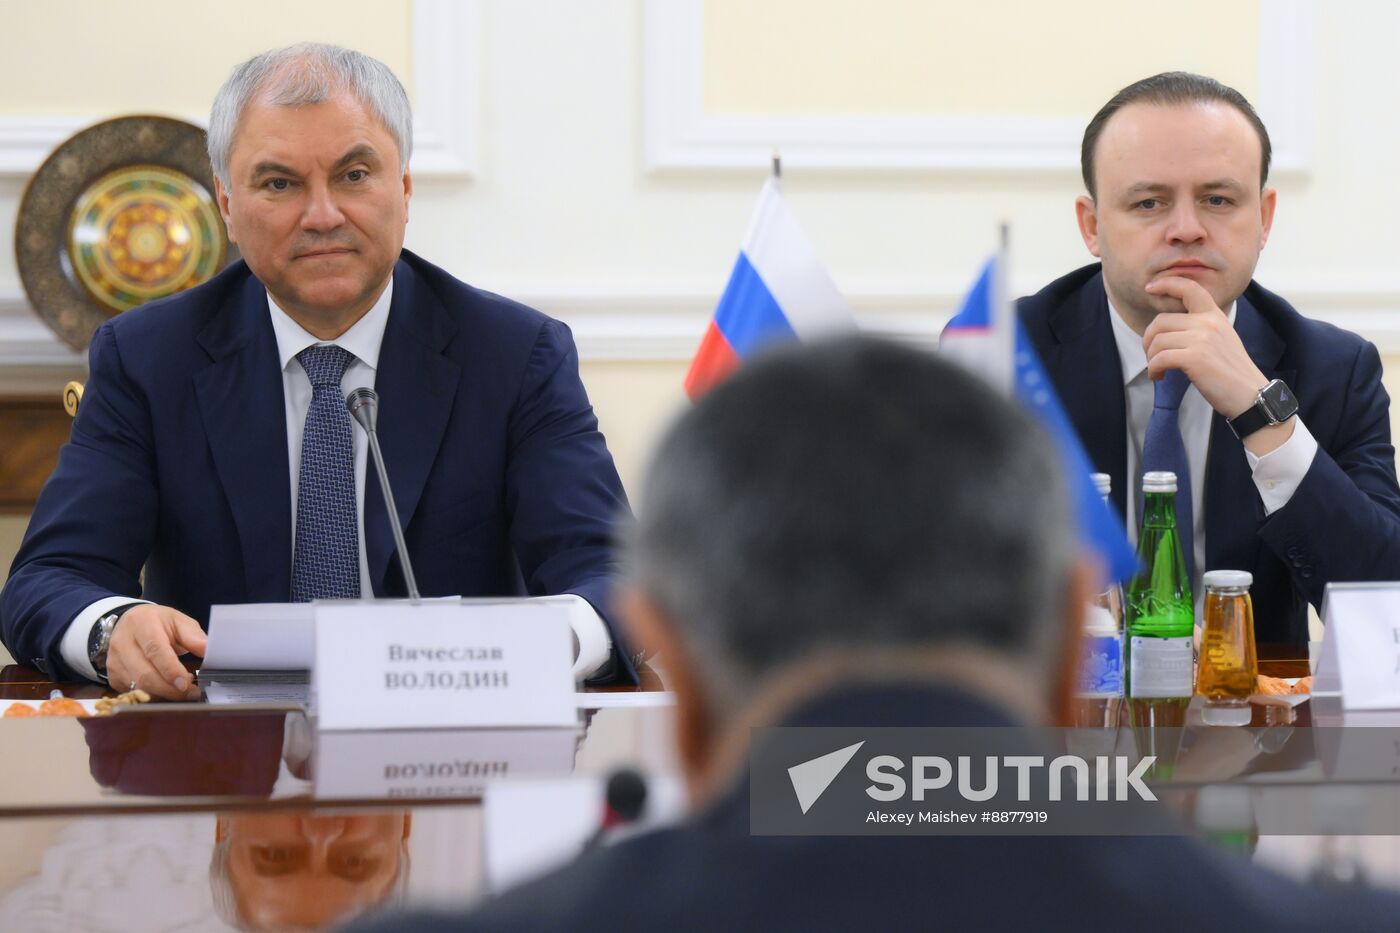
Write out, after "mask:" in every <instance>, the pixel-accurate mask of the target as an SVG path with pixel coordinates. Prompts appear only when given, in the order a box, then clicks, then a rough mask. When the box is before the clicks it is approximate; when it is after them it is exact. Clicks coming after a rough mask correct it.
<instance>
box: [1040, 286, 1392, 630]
mask: <svg viewBox="0 0 1400 933" xmlns="http://www.w3.org/2000/svg"><path fill="white" fill-rule="evenodd" d="M1018 311H1019V313H1020V316H1021V323H1022V324H1023V325H1024V327H1025V329H1026V333H1027V335H1028V336H1029V337H1030V341H1031V343H1032V344H1033V345H1034V346H1035V349H1036V352H1037V353H1039V354H1040V359H1041V362H1042V363H1044V365H1045V369H1046V372H1047V373H1049V375H1050V380H1051V381H1052V382H1053V383H1054V385H1055V391H1056V392H1058V393H1059V396H1060V401H1061V402H1062V403H1063V404H1064V407H1065V410H1066V412H1067V413H1068V414H1069V418H1070V420H1071V421H1072V422H1073V423H1074V427H1075V429H1076V430H1077V431H1078V432H1079V438H1080V440H1081V441H1082V442H1083V443H1084V448H1085V450H1086V451H1087V453H1088V455H1089V460H1090V461H1091V462H1092V463H1093V464H1094V467H1095V469H1097V470H1099V471H1100V472H1102V473H1107V474H1109V475H1110V476H1112V477H1113V499H1114V502H1115V503H1116V504H1117V506H1118V510H1119V513H1120V514H1123V508H1124V502H1125V498H1124V497H1125V495H1126V494H1127V492H1128V490H1129V489H1134V488H1136V486H1137V483H1135V482H1130V481H1129V480H1128V478H1127V476H1126V475H1125V474H1126V473H1127V465H1126V462H1127V448H1128V441H1127V413H1126V411H1127V409H1126V403H1125V401H1124V394H1123V375H1122V372H1123V370H1122V366H1121V364H1120V362H1119V359H1118V348H1117V345H1116V344H1115V343H1114V340H1113V330H1112V324H1111V322H1110V321H1109V317H1108V315H1109V314H1110V313H1111V312H1110V311H1109V307H1108V298H1107V296H1106V295H1105V293H1104V286H1103V276H1102V274H1101V273H1100V267H1099V266H1098V264H1094V265H1090V266H1086V267H1084V268H1082V269H1079V270H1077V271H1075V272H1071V273H1070V274H1069V275H1067V276H1065V277H1064V278H1061V279H1057V280H1056V281H1054V282H1052V283H1050V284H1049V285H1048V286H1046V287H1045V289H1043V290H1042V291H1040V292H1038V293H1037V294H1035V295H1033V296H1031V297H1029V298H1022V299H1021V300H1020V302H1018ZM1235 331H1236V332H1237V333H1238V334H1239V335H1240V340H1241V341H1242V342H1243V343H1244V347H1245V349H1246V350H1247V351H1248V352H1249V356H1250V358H1251V359H1253V360H1254V362H1255V364H1256V365H1258V367H1259V368H1260V369H1261V370H1262V371H1263V372H1264V375H1265V376H1267V377H1268V378H1270V379H1274V378H1277V379H1282V380H1283V381H1284V382H1286V383H1288V385H1289V386H1291V387H1292V388H1293V391H1294V393H1295V394H1296V395H1297V397H1298V402H1299V405H1300V408H1299V411H1298V416H1299V417H1300V418H1301V419H1302V421H1303V423H1304V424H1306V425H1307V427H1308V430H1309V431H1311V432H1312V435H1313V437H1315V438H1316V439H1317V445H1318V451H1317V456H1316V458H1314V460H1313V463H1312V466H1311V468H1310V469H1309V470H1308V473H1307V475H1306V477H1304V479H1303V482H1302V484H1301V485H1300V486H1299V487H1298V490H1297V492H1296V493H1295V494H1294V496H1293V498H1292V499H1291V500H1290V501H1289V503H1288V504H1287V505H1286V506H1284V507H1283V508H1282V509H1280V510H1279V511H1277V512H1275V513H1274V514H1273V515H1270V516H1268V517H1265V515H1264V506H1263V503H1262V502H1261V501H1260V498H1259V491H1258V489H1257V488H1256V487H1255V485H1254V481H1253V479H1252V477H1251V474H1250V470H1249V462H1248V460H1247V459H1246V458H1245V452H1244V445H1243V444H1242V443H1241V442H1240V441H1239V440H1238V439H1237V438H1236V437H1235V435H1234V433H1233V432H1232V431H1231V430H1230V426H1229V425H1228V424H1227V423H1226V421H1225V419H1224V417H1222V416H1221V415H1220V414H1218V413H1217V414H1216V415H1215V416H1214V418H1213V419H1212V422H1211V429H1210V447H1209V452H1208V453H1207V456H1206V481H1205V490H1204V497H1203V500H1202V501H1203V507H1204V509H1205V531H1206V566H1205V567H1203V568H1201V569H1202V570H1215V569H1222V570H1224V569H1229V570H1248V571H1250V572H1251V573H1253V574H1254V586H1253V589H1252V590H1251V596H1252V597H1253V601H1254V625H1255V632H1256V635H1257V638H1258V640H1259V641H1260V642H1286V643H1292V644H1295V645H1305V644H1306V643H1307V640H1308V625H1307V604H1308V603H1312V604H1313V605H1314V606H1321V603H1322V592H1323V588H1324V587H1325V586H1326V585H1327V583H1328V582H1330V581H1343V580H1396V579H1400V487H1397V485H1396V479H1395V448H1393V447H1392V446H1391V444H1390V397H1389V396H1388V395H1387V394H1386V391H1385V389H1384V388H1382V386H1381V361H1380V356H1379V354H1377V353H1376V348H1375V347H1374V346H1372V345H1371V344H1370V343H1368V342H1367V341H1365V340H1363V339H1361V338H1360V337H1358V336H1356V335H1355V334H1352V333H1349V332H1347V331H1344V330H1340V329H1338V328H1336V327H1333V326H1331V325H1330V324H1323V323H1320V322H1318V321H1311V320H1308V319H1307V318H1305V317H1303V316H1302V315H1301V314H1299V313H1298V312H1297V311H1295V310H1294V309H1293V307H1292V306H1291V305H1290V304H1289V303H1288V302H1286V301H1284V300H1283V299H1282V298H1280V297H1279V296H1277V295H1275V294H1273V293H1272V292H1269V291H1267V290H1265V289H1263V288H1261V287H1260V286H1259V285H1258V284H1256V283H1253V282H1251V283H1250V285H1249V287H1248V288H1246V289H1245V292H1244V294H1243V295H1241V296H1240V298H1239V300H1238V301H1237V302H1236V305H1235Z"/></svg>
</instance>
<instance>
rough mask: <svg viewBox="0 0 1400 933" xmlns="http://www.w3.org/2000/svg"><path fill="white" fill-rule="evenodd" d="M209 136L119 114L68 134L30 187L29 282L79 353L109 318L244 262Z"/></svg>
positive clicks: (34, 298) (23, 212) (42, 311)
mask: <svg viewBox="0 0 1400 933" xmlns="http://www.w3.org/2000/svg"><path fill="white" fill-rule="evenodd" d="M204 140H205V135H204V131H203V130H202V129H200V128H199V127H197V126H193V125H191V124H189V123H185V122H183V121H180V120H172V119H169V118H168V117H119V118H117V119H115V120H107V121H106V122H103V123H99V124H97V125H96V126H91V127H88V128H87V129H85V130H83V131H82V132H80V133H78V134H76V135H75V136H73V137H71V138H70V139H68V140H67V141H66V142H64V143H63V144H62V145H60V146H59V147H58V148H57V149H55V150H54V151H53V153H52V154H51V155H50V156H49V157H48V159H46V160H45V161H44V164H43V165H41V166H40V167H39V170H38V171H37V172H35V173H34V177H33V178H31V179H30V180H29V186H28V188H26V189H25V192H24V198H23V200H21V201H20V206H19V219H18V220H17V221H16V224H15V257H16V260H17V263H18V265H19V274H20V280H21V281H22V282H23V283H24V290H25V292H26V293H28V295H29V300H30V302H31V303H32V304H33V305H34V308H35V310H36V311H37V312H38V313H39V316H40V317H42V318H43V319H44V321H45V323H47V324H48V325H49V327H50V328H52V329H53V331H54V332H55V333H56V334H58V336H59V337H60V338H61V339H62V340H63V342H64V343H66V344H68V345H69V346H70V347H72V348H73V349H75V350H81V349H83V348H84V347H86V346H87V344H88V341H89V340H90V339H91V338H92V332H93V331H94V330H96V329H97V327H98V325H100V324H101V323H102V322H103V321H105V320H107V319H108V318H110V317H113V316H114V315H117V314H120V313H121V312H123V311H126V310H127V309H129V308H134V307H136V306H137V305H139V304H144V303H145V302H147V301H152V300H154V299H156V298H164V297H165V296H166V295H173V294H174V293H176V292H179V291H183V290H184V289H187V288H193V287H194V286H196V285H199V284H200V283H201V282H206V281H208V280H209V279H210V278H212V277H213V276H214V274H215V273H217V272H218V271H219V270H220V269H222V268H223V267H224V266H225V265H226V264H228V263H229V262H232V261H233V260H234V259H236V258H237V251H236V249H234V248H233V247H232V246H231V245H230V244H229V242H228V235H227V233H225V231H224V225H223V221H222V219H221V218H220V217H219V209H218V206H217V204H216V203H215V201H214V181H213V175H212V172H211V171H210V168H209V158H208V156H207V155H206V153H205V148H204V145H205V143H204Z"/></svg>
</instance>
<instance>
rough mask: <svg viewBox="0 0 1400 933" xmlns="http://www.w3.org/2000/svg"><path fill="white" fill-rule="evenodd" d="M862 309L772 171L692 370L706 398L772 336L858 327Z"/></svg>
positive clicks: (690, 379)
mask: <svg viewBox="0 0 1400 933" xmlns="http://www.w3.org/2000/svg"><path fill="white" fill-rule="evenodd" d="M855 327H856V322H855V317H854V316H853V315H852V314H851V309H850V306H849V305H847V304H846V299H844V298H842V297H841V293H840V292H838V291H837V290H836V283H835V282H833V281H831V276H830V275H828V274H827V271H826V269H825V268H824V267H823V266H822V264H821V261H820V260H819V259H817V254H816V251H815V250H813V249H812V244H811V242H809V241H808V239H807V236H806V234H804V233H803V232H802V228H801V227H800V226H798V224H797V219H796V218H794V217H793V216H792V212H791V211H789V210H788V208H787V204H786V202H784V200H783V192H782V184H781V182H780V181H779V180H778V179H777V178H776V177H774V178H769V179H768V181H767V182H766V183H765V184H764V186H763V191H762V192H761V193H760V194H759V196H758V206H757V207H756V208H755V209H754V213H753V219H752V220H750V221H749V232H748V234H747V235H746V236H745V237H744V245H743V247H742V248H741V249H740V250H739V258H738V259H736V260H735V261H734V271H733V272H731V273H730V275H729V284H728V285H727V286H725V289H724V294H723V295H721V296H720V299H719V305H718V306H717V307H716V308H715V317H714V320H713V321H711V322H710V327H709V329H708V330H707V331H706V332H705V337H704V339H703V340H702V341H701V342H700V349H699V350H698V351H696V354H695V359H694V360H693V361H691V364H690V372H688V373H687V374H686V377H685V391H686V394H687V395H689V396H690V397H691V398H692V399H695V398H699V397H700V396H701V395H703V394H704V393H705V392H706V391H707V390H708V389H709V388H710V387H711V386H713V385H715V384H716V383H717V382H720V381H721V380H723V379H724V378H725V377H726V376H728V375H729V374H730V373H731V372H733V371H734V369H735V368H736V367H737V366H738V365H739V361H740V360H742V359H743V358H744V357H746V356H749V355H750V354H752V353H755V352H756V351H758V350H760V349H762V348H763V347H765V346H767V345H768V344H771V343H776V342H778V341H787V340H809V339H812V338H814V337H820V336H823V335H826V334H833V333H837V332H840V331H849V330H855Z"/></svg>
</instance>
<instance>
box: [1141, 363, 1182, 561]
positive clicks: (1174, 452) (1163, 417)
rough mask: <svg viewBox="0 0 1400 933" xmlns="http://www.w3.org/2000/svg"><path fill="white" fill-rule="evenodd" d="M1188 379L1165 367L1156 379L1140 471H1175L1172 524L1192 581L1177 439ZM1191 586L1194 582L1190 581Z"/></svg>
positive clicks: (1180, 450)
mask: <svg viewBox="0 0 1400 933" xmlns="http://www.w3.org/2000/svg"><path fill="white" fill-rule="evenodd" d="M1190 387H1191V380H1190V379H1188V378H1187V376H1186V373H1184V372H1182V371H1181V370H1179V369H1169V370H1167V372H1166V374H1165V375H1164V376H1162V378H1161V379H1158V380H1157V384H1156V387H1155V389H1154V393H1155V394H1154V396H1153V399H1152V417H1151V418H1149V419H1148V421H1147V435H1146V436H1145V437H1144V438H1143V441H1142V472H1144V473H1150V472H1152V471H1153V470H1170V471H1172V472H1173V473H1175V474H1176V527H1177V533H1178V534H1179V535H1180V537H1181V550H1182V556H1183V557H1185V558H1186V573H1187V579H1188V580H1191V581H1194V580H1195V579H1196V578H1195V564H1196V551H1195V545H1194V544H1193V543H1192V540H1191V539H1192V532H1193V531H1195V528H1196V526H1195V524H1194V519H1193V517H1192V513H1191V465H1190V464H1189V463H1187V462H1186V444H1185V443H1184V442H1183V441H1182V440H1181V424H1180V422H1179V417H1178V416H1179V415H1180V413H1181V400H1182V398H1183V397H1184V396H1185V395H1186V390H1187V389H1188V388H1190ZM1138 479H1139V483H1138V523H1139V526H1141V523H1142V515H1143V511H1142V484H1141V479H1142V477H1138ZM1192 585H1193V586H1194V582H1193V584H1192Z"/></svg>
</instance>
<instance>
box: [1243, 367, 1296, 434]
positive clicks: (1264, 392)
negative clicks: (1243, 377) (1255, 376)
mask: <svg viewBox="0 0 1400 933" xmlns="http://www.w3.org/2000/svg"><path fill="white" fill-rule="evenodd" d="M1296 414H1298V399H1297V397H1296V396H1294V394H1293V390H1292V389H1290V388H1289V387H1288V384H1287V383H1285V382H1284V381H1283V380H1282V379H1275V380H1273V381H1272V382H1270V383H1269V384H1268V385H1266V386H1264V388H1262V389H1260V390H1259V395H1258V396H1256V397H1255V399H1254V404H1253V405H1252V406H1251V407H1249V408H1246V409H1245V410H1244V411H1242V412H1240V413H1239V414H1238V415H1236V416H1235V417H1233V418H1228V419H1226V420H1227V421H1228V422H1229V425H1230V430H1232V431H1234V432H1235V437H1238V438H1239V439H1240V440H1244V439H1245V438H1246V437H1249V435H1251V434H1253V433H1254V432H1255V431H1258V430H1259V429H1260V428H1264V427H1268V426H1269V425H1271V424H1282V423H1283V422H1285V421H1287V420H1288V419H1289V418H1292V417H1293V416H1294V415H1296Z"/></svg>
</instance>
